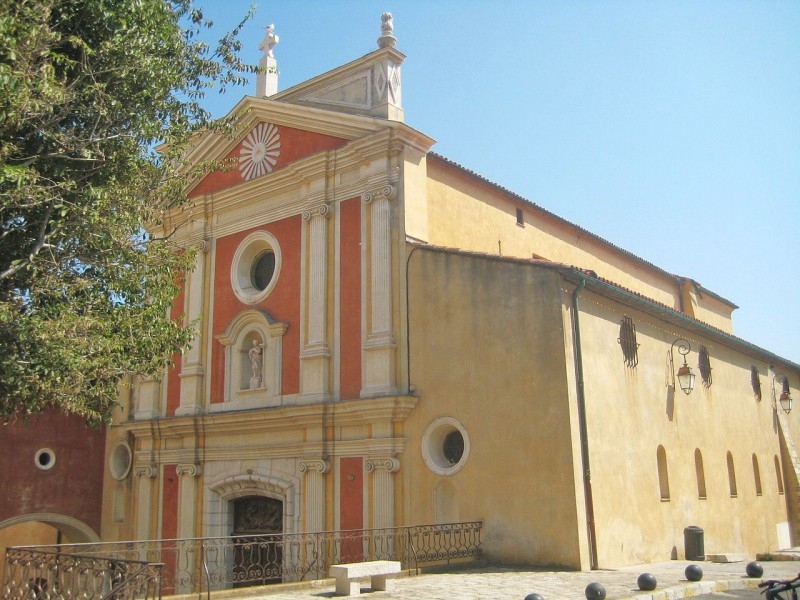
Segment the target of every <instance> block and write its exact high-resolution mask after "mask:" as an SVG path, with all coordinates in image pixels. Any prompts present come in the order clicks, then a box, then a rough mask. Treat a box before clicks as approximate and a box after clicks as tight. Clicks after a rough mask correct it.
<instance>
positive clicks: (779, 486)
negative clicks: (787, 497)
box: [775, 454, 783, 494]
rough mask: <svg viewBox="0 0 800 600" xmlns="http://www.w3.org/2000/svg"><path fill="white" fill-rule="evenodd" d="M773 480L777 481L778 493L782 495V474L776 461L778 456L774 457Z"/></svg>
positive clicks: (779, 462) (778, 461) (779, 463)
mask: <svg viewBox="0 0 800 600" xmlns="http://www.w3.org/2000/svg"><path fill="white" fill-rule="evenodd" d="M775 478H776V479H777V481H778V493H779V494H783V474H782V473H781V461H780V460H778V455H777V454H776V455H775Z"/></svg>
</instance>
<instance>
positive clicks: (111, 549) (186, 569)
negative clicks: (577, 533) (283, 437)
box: [6, 521, 482, 599]
mask: <svg viewBox="0 0 800 600" xmlns="http://www.w3.org/2000/svg"><path fill="white" fill-rule="evenodd" d="M481 525H482V523H481V522H480V521H474V522H467V523H449V524H442V525H414V526H410V527H393V528H386V529H363V530H355V531H326V532H320V533H284V534H269V535H247V536H235V537H218V538H192V539H176V540H147V541H137V542H106V543H95V544H64V545H61V546H57V547H56V546H46V547H36V548H15V549H13V550H14V551H17V552H23V551H27V552H47V553H55V552H57V553H59V555H62V556H65V557H73V556H76V557H77V556H82V557H91V558H92V559H93V560H96V561H98V564H105V565H106V567H108V566H109V565H110V564H113V563H114V561H120V562H127V563H141V564H153V563H157V564H161V565H163V569H162V572H161V592H162V593H163V594H164V595H170V594H177V593H197V592H200V591H207V590H211V591H214V590H222V589H229V588H232V587H246V586H254V585H266V584H270V583H282V582H293V581H303V580H311V579H322V578H325V577H328V571H329V569H330V566H331V565H334V564H340V563H351V562H361V561H367V560H399V561H400V562H401V563H402V565H403V569H407V570H412V569H413V570H417V569H419V568H420V567H423V566H426V565H433V564H442V563H449V562H452V561H468V560H471V559H476V558H479V557H480V556H481ZM11 551H12V550H9V552H11ZM7 560H8V558H7ZM103 561H104V562H103ZM6 573H7V574H6V580H7V582H8V579H9V575H11V577H12V579H14V581H15V583H12V584H9V583H7V584H6V585H7V586H8V585H12V586H17V587H19V586H20V585H24V584H25V582H27V581H29V580H30V579H31V577H30V576H28V578H27V579H24V581H23V580H20V579H18V577H19V576H18V575H16V574H15V571H14V570H9V569H7V570H6ZM10 597H11V598H17V597H20V598H21V597H22V596H10ZM88 597H91V598H94V597H95V596H88ZM97 597H98V598H102V596H97ZM138 597H139V596H136V598H138ZM43 598H48V597H47V596H43ZM120 598H126V599H127V598H134V596H120Z"/></svg>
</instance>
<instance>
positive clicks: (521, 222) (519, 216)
mask: <svg viewBox="0 0 800 600" xmlns="http://www.w3.org/2000/svg"><path fill="white" fill-rule="evenodd" d="M517 225H519V226H520V227H525V221H524V220H523V219H522V209H521V208H518V209H517Z"/></svg>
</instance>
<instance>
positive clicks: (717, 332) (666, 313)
mask: <svg viewBox="0 0 800 600" xmlns="http://www.w3.org/2000/svg"><path fill="white" fill-rule="evenodd" d="M407 243H408V245H409V246H411V248H412V250H411V252H413V251H414V250H417V249H420V250H428V251H432V252H440V253H445V254H453V255H459V256H469V257H477V258H485V259H489V260H495V261H500V262H505V263H516V264H520V265H529V266H531V267H536V268H542V269H549V270H553V271H557V272H559V273H560V274H561V275H562V276H563V277H564V279H566V280H568V281H571V282H572V283H575V284H579V283H580V282H581V281H585V282H586V287H587V288H588V289H591V290H592V291H594V292H596V293H598V294H600V295H603V296H606V297H609V298H613V299H614V300H617V301H618V302H621V303H623V304H627V305H629V306H632V307H634V308H637V309H639V310H641V311H642V312H646V313H648V314H650V315H653V316H655V317H658V318H662V319H666V320H667V321H670V322H672V323H674V324H675V325H678V326H681V327H683V328H685V329H687V330H689V331H692V332H694V333H697V334H701V335H705V336H707V337H710V338H712V339H714V340H715V341H717V342H719V343H721V344H724V345H727V346H730V347H733V348H734V349H736V350H739V351H742V352H749V353H752V354H757V355H759V357H761V358H762V359H764V360H766V361H768V362H770V363H780V364H781V365H784V366H785V367H786V368H790V369H797V370H800V364H797V363H795V362H793V361H791V360H789V359H787V358H784V357H782V356H779V355H777V354H775V353H774V352H771V351H769V350H766V349H764V348H761V347H760V346H756V345H755V344H752V343H750V342H748V341H747V340H745V339H743V338H740V337H738V336H735V335H733V334H731V333H728V332H726V331H723V330H722V329H719V328H718V327H714V326H713V325H709V324H708V323H705V322H703V321H700V320H699V319H696V318H694V317H691V316H689V315H687V314H686V313H682V312H680V311H678V310H675V309H674V308H672V307H670V306H667V305H666V304H663V303H661V302H657V301H655V300H653V299H652V298H648V297H647V296H645V295H643V294H640V293H638V292H635V291H633V290H630V289H628V288H626V287H623V286H621V285H618V284H616V283H614V282H613V281H610V280H608V279H605V278H603V277H600V276H598V275H597V273H595V272H594V271H591V270H588V269H581V268H578V267H576V266H573V265H567V264H563V263H556V262H552V261H548V260H544V259H537V258H519V257H512V256H501V255H499V254H488V253H484V252H475V251H469V250H461V249H459V248H447V247H443V246H434V245H431V244H424V243H419V242H416V241H411V240H407ZM409 254H410V253H409Z"/></svg>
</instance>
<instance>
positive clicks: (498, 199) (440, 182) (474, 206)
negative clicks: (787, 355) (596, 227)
mask: <svg viewBox="0 0 800 600" xmlns="http://www.w3.org/2000/svg"><path fill="white" fill-rule="evenodd" d="M427 174H428V219H429V221H428V231H429V238H428V241H429V242H430V243H431V244H434V245H438V246H444V247H453V248H461V249H464V250H471V251H477V252H484V253H487V254H502V255H503V256H515V257H520V258H531V257H541V258H544V259H547V260H549V261H553V262H557V263H563V264H565V265H573V266H576V267H579V268H582V269H591V270H593V271H595V272H596V273H597V274H598V275H599V276H600V277H604V278H606V279H609V280H611V281H613V282H615V283H617V284H618V285H621V286H623V287H625V288H628V289H630V290H633V291H635V292H638V293H640V294H643V295H645V296H647V297H648V298H652V299H653V300H655V301H656V302H660V303H662V304H665V305H667V306H669V307H670V308H674V309H676V310H680V309H681V288H680V284H679V282H678V281H676V279H675V278H673V277H670V276H669V275H667V274H665V273H663V272H661V271H658V270H657V269H654V268H653V267H652V266H650V265H648V264H647V263H644V262H642V261H638V260H635V259H634V258H633V257H631V256H629V255H627V254H625V253H623V252H621V251H620V249H618V248H616V247H614V246H613V245H611V244H608V243H603V242H601V241H599V240H598V239H597V238H594V237H593V236H591V235H587V234H586V232H584V231H581V230H580V229H579V228H577V227H575V226H572V225H570V224H569V223H567V222H565V221H562V220H560V219H557V218H554V217H553V216H551V215H548V214H547V213H546V212H545V211H542V210H538V209H536V208H535V207H533V206H531V205H530V204H528V203H526V202H523V201H521V200H519V199H514V198H513V197H512V196H511V195H509V194H507V193H504V192H502V191H501V190H500V189H499V188H497V187H495V186H492V185H490V184H488V183H486V182H483V181H481V180H479V179H477V178H474V177H469V176H467V175H465V174H464V173H462V172H461V171H459V170H457V169H455V168H453V167H451V166H449V165H447V164H446V163H443V162H441V160H436V159H429V160H428V161H427ZM517 208H520V209H522V211H523V220H524V226H520V225H518V224H517V219H516V209H517ZM685 308H686V312H687V314H691V315H692V316H694V317H696V318H698V319H700V320H702V321H704V322H707V323H709V324H711V325H714V326H715V327H718V328H720V329H722V330H723V331H727V332H731V331H732V324H731V312H732V310H733V307H731V306H729V305H727V304H723V303H720V302H719V301H718V300H716V299H714V298H713V297H711V296H709V295H702V294H693V297H692V302H691V306H686V307H685ZM689 310H691V312H689Z"/></svg>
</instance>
